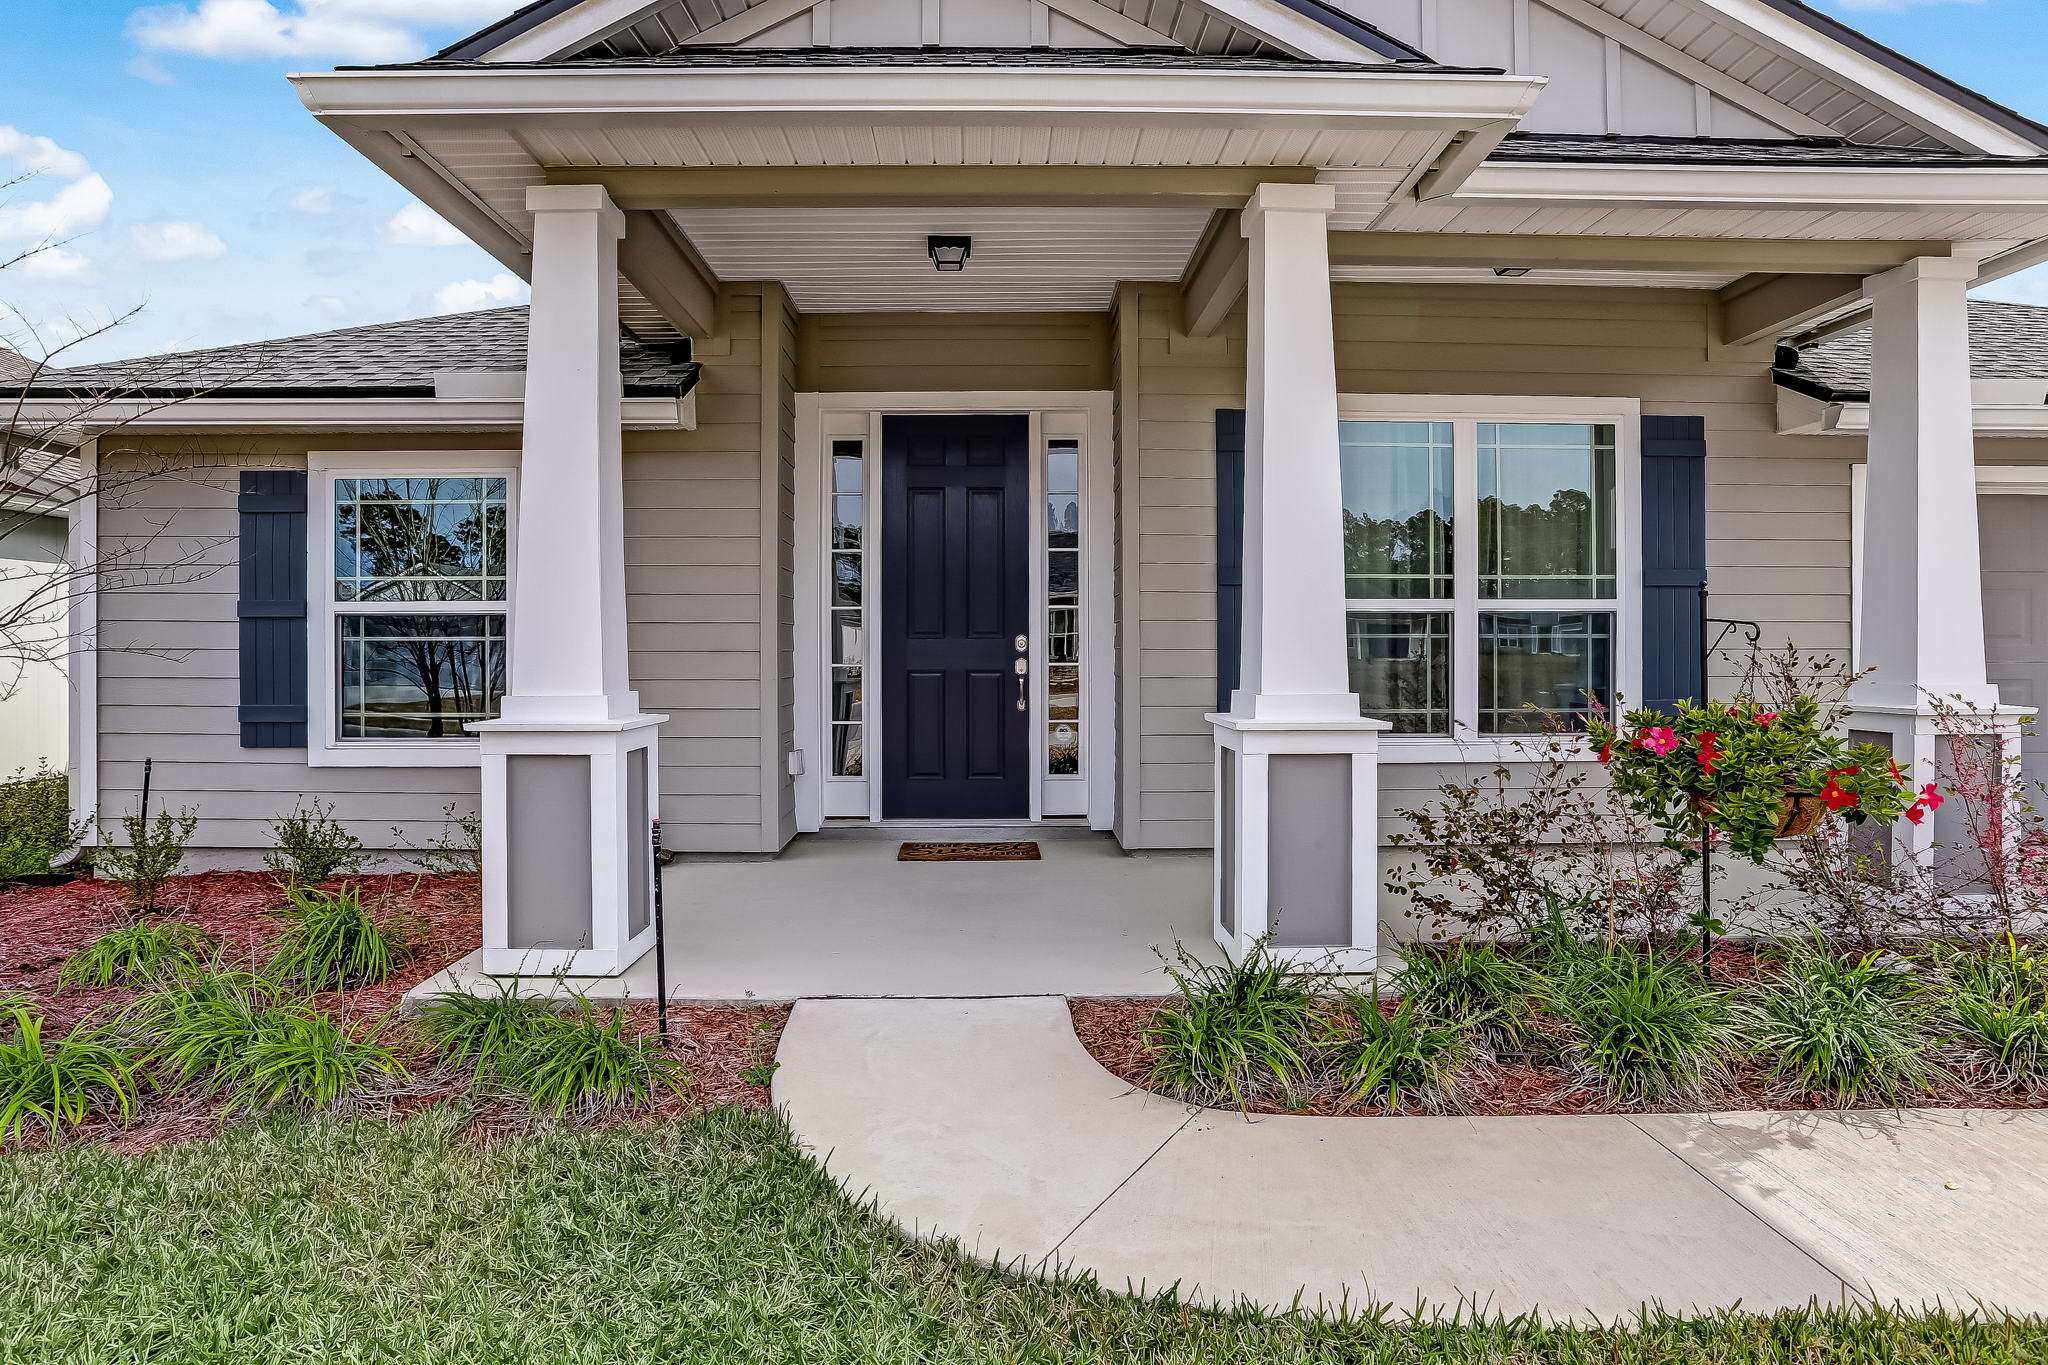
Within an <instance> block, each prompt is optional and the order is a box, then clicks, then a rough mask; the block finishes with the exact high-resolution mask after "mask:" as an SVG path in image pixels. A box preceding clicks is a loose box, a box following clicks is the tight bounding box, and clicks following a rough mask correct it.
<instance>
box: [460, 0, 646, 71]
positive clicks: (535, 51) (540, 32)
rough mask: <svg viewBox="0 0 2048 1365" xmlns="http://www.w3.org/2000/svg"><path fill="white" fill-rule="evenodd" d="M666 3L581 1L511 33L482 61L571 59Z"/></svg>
mask: <svg viewBox="0 0 2048 1365" xmlns="http://www.w3.org/2000/svg"><path fill="white" fill-rule="evenodd" d="M668 4H669V0H584V2H583V3H582V4H580V5H574V6H571V7H570V8H569V9H565V10H563V11H562V12H561V13H560V14H557V15H555V16H554V17H552V18H549V19H543V20H541V21H540V22H539V23H537V24H535V25H534V26H533V27H532V28H530V29H527V30H526V31H525V32H524V33H517V34H514V35H513V36H512V37H510V38H507V39H506V40H505V41H504V42H502V43H500V44H498V45H497V46H496V47H494V48H492V49H491V50H490V51H489V52H486V53H484V54H483V56H482V58H481V60H483V61H486V62H551V61H554V60H555V59H556V58H558V57H568V56H572V55H573V54H575V53H577V52H581V51H582V50H583V49H584V48H587V47H589V46H590V45H591V44H593V43H599V42H603V41H604V40H605V39H606V38H609V37H611V36H612V35H613V34H614V33H617V32H619V31H621V30H622V29H628V28H631V27H632V26H633V25H635V24H637V23H639V22H640V21H641V20H642V19H645V18H646V17H647V16H648V15H650V14H652V13H654V12H655V11H656V10H659V9H664V8H666V7H667V6H668Z"/></svg>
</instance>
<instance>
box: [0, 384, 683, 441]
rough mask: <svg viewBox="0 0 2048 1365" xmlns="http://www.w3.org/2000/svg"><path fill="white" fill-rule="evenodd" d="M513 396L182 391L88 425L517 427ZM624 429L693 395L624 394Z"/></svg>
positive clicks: (115, 409)
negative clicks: (212, 393) (245, 394)
mask: <svg viewBox="0 0 2048 1365" xmlns="http://www.w3.org/2000/svg"><path fill="white" fill-rule="evenodd" d="M525 407H526V404H525V402H524V400H522V399H518V398H219V397H202V398H181V399H170V400H161V399H159V400H147V399H134V400H129V399H116V400H113V401H110V402H107V403H102V404H97V405H95V406H94V408H93V410H92V415H91V419H90V421H89V422H88V423H87V425H88V426H89V427H91V428H92V429H95V430H99V429H108V428H114V427H119V428H122V429H124V430H129V429H138V428H139V429H143V430H151V431H494V432H495V431H518V430H519V429H520V428H521V425H522V424H523V422H524V421H525V417H524V409H525ZM619 409H620V413H621V415H622V425H623V426H624V427H625V429H626V430H628V431H668V430H676V429H681V430H684V431H690V430H694V429H695V428H696V425H697V395H696V393H695V391H694V390H693V391H692V392H690V393H687V394H685V395H683V396H682V397H681V398H626V399H622V400H621V401H620V404H619ZM76 410H77V405H76V404H75V403H58V402H37V401H33V400H31V401H29V402H26V403H23V404H22V406H21V416H22V417H23V419H24V420H29V421H34V420H38V419H40V420H44V421H50V420H55V421H62V420H63V419H64V417H65V416H66V415H67V414H69V413H73V412H76Z"/></svg>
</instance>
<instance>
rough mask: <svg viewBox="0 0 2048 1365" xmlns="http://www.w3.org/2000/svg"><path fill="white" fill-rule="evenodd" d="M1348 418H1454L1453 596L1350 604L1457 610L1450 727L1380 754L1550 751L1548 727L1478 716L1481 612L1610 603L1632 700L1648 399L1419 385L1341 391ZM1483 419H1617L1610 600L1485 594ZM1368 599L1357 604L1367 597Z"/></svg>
mask: <svg viewBox="0 0 2048 1365" xmlns="http://www.w3.org/2000/svg"><path fill="white" fill-rule="evenodd" d="M1337 416H1338V419H1339V420H1340V421H1347V422H1354V421H1357V422H1386V421H1395V422H1449V423H1452V424H1453V425H1454V427H1455V432H1454V447H1453V449H1454V455H1453V465H1452V478H1451V487H1452V499H1453V501H1452V522H1451V528H1452V529H1451V556H1452V560H1451V562H1452V574H1453V591H1452V595H1451V596H1450V597H1442V598H1412V599H1403V600H1401V601H1400V602H1399V603H1397V604H1394V603H1389V602H1388V601H1387V600H1386V599H1383V598H1375V599H1351V600H1347V604H1346V608H1345V610H1346V619H1347V621H1348V620H1349V613H1350V612H1353V611H1404V612H1442V613H1447V614H1449V615H1450V617H1451V734H1449V735H1395V734H1387V735H1382V736H1381V737H1380V746H1379V756H1380V761H1381V762H1383V763H1468V762H1516V761H1527V760H1536V759H1541V758H1544V757H1547V756H1548V755H1549V752H1550V747H1551V742H1550V740H1549V739H1547V738H1546V737H1544V736H1540V735H1538V736H1508V735H1485V734H1481V733H1479V731H1478V728H1477V722H1478V718H1479V614H1480V613H1481V612H1483V611H1498V610H1509V611H1515V610H1520V611H1604V610H1607V609H1608V608H1609V606H1610V603H1611V605H1612V609H1613V611H1614V618H1615V620H1614V691H1615V696H1616V697H1617V699H1618V700H1619V702H1620V704H1621V705H1622V706H1624V707H1626V706H1629V705H1633V704H1634V701H1635V699H1636V698H1637V697H1638V696H1639V695H1640V693H1641V683H1642V672H1643V669H1642V644H1641V641H1642V606H1643V593H1642V530H1641V526H1642V513H1641V508H1640V505H1639V504H1640V499H1641V496H1642V494H1641V485H1642V479H1641V472H1642V403H1641V401H1640V400H1638V399H1634V398H1545V397H1506V396H1499V397H1496V396H1452V395H1422V394H1356V393H1353V394H1339V395H1338V398H1337ZM1480 422H1557V423H1564V422H1581V423H1588V424H1593V425H1599V426H1610V427H1613V428H1614V500H1615V508H1614V536H1615V566H1614V567H1615V596H1614V597H1613V598H1612V599H1606V598H1601V599H1593V600H1589V599H1586V598H1574V599H1552V598H1530V599H1526V600H1525V599H1522V598H1514V599H1510V600H1501V599H1496V598H1487V599H1483V600H1482V599H1481V598H1480V596H1479V479H1478V451H1477V442H1476V439H1475V437H1476V432H1475V431H1474V428H1475V427H1476V424H1478V423H1480ZM1367 600H1369V601H1370V602H1371V605H1363V606H1362V605H1358V604H1357V603H1358V602H1361V601H1367Z"/></svg>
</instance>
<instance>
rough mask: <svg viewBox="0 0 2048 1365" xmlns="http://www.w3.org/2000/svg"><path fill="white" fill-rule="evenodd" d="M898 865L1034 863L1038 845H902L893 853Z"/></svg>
mask: <svg viewBox="0 0 2048 1365" xmlns="http://www.w3.org/2000/svg"><path fill="white" fill-rule="evenodd" d="M896 861H897V862H899V863H1035V862H1037V861H1038V845H1037V844H1035V843H1033V842H1031V841H1029V840H1024V841H1020V842H1018V843H1014V844H904V845H903V846H902V847H900V848H898V849H897V850H896Z"/></svg>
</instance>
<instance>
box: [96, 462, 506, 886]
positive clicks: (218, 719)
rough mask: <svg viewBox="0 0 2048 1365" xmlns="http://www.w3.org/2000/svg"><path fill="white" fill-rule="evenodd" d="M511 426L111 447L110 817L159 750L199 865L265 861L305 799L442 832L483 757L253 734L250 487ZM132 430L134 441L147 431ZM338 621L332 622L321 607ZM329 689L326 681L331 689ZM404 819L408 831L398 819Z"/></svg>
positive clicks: (129, 801)
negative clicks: (244, 611) (355, 455)
mask: <svg viewBox="0 0 2048 1365" xmlns="http://www.w3.org/2000/svg"><path fill="white" fill-rule="evenodd" d="M507 443H508V438H503V437H500V438H497V439H496V440H493V438H491V437H489V436H465V437H459V438H449V437H444V436H431V435H402V436H383V437H366V436H360V435H358V436H343V435H331V436H329V435H321V436H311V437H293V438H289V439H284V438H274V437H236V436H221V435H217V434H207V435H203V436H202V435H194V436H190V437H186V438H179V437H176V436H169V435H167V436H164V437H162V438H158V439H155V440H153V441H152V443H151V444H150V446H149V448H148V449H146V450H134V451H132V453H129V454H121V453H103V454H102V455H101V457H100V470H101V487H102V489H103V491H102V493H101V495H100V499H99V541H98V545H99V562H100V566H101V586H100V597H99V634H98V644H99V649H98V652H97V654H96V657H95V659H94V665H95V667H96V668H97V669H98V671H99V707H98V722H99V730H100V740H99V760H98V787H99V791H98V806H99V819H100V822H101V825H102V827H103V828H104V829H115V830H118V828H119V826H118V825H117V824H116V822H117V821H118V820H119V819H120V817H122V816H124V815H132V814H133V813H134V812H135V809H136V803H137V800H138V798H139V796H140V788H141V784H142V764H143V760H144V759H149V758H153V759H155V760H156V763H155V767H154V772H153V776H152V783H151V794H150V809H151V810H152V811H162V810H170V811H176V810H181V809H189V810H191V811H192V812H193V814H195V815H196V816H198V818H199V827H198V829H197V830H196V831H195V833H194V836H193V840H192V845H191V846H192V849H193V854H192V857H191V858H190V860H189V863H190V865H191V866H195V867H208V866H215V867H253V866H258V865H260V861H261V860H260V856H259V855H258V854H257V853H256V850H260V849H264V848H267V847H269V846H270V843H271V835H270V826H271V822H272V821H273V820H275V819H276V818H277V817H278V816H280V815H284V814H289V813H290V812H291V810H292V809H293V807H294V806H296V805H298V804H299V803H300V802H301V801H302V800H303V799H306V798H309V797H318V798H320V799H321V800H323V801H326V802H331V803H332V804H333V806H334V814H335V816H336V817H337V818H339V819H341V820H342V821H344V822H345V823H346V824H347V825H348V827H349V829H350V830H351V831H352V832H353V833H354V834H355V835H356V836H357V837H358V838H360V839H362V840H363V841H364V843H365V844H367V845H369V846H370V847H371V848H377V849H390V848H394V847H403V846H405V845H407V844H418V843H424V842H426V841H428V840H430V839H435V838H439V837H440V836H441V835H442V834H443V833H444V832H445V831H446V828H447V825H446V819H447V817H446V815H445V814H444V810H443V808H444V807H446V806H447V805H449V804H450V803H451V802H452V803H453V804H454V805H455V806H456V808H457V810H458V811H460V812H462V813H464V814H468V813H470V812H471V811H473V810H474V809H475V806H476V798H477V773H476V770H475V769H474V768H308V767H307V766H306V751H305V750H304V749H244V748H242V747H241V731H240V726H239V725H238V724H237V722H236V708H237V706H238V705H239V704H240V700H241V681H240V676H241V675H240V647H239V633H240V632H239V625H238V622H237V619H236V599H237V593H238V588H239V579H238V576H237V572H236V553H237V550H236V544H237V533H238V531H239V525H238V519H237V514H236V507H235V504H236V496H237V492H238V489H239V486H240V482H241V474H242V471H243V470H245V469H304V468H305V467H306V452H307V451H308V450H309V449H313V450H323V451H341V450H362V451H377V450H465V449H498V450H502V449H504V448H505V446H506V445H507ZM131 444H132V443H131ZM311 624H312V627H313V628H314V629H323V628H324V627H325V623H323V622H313V623H311ZM316 700H317V694H316ZM394 828H396V830H397V834H396V835H394V834H393V829H394Z"/></svg>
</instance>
